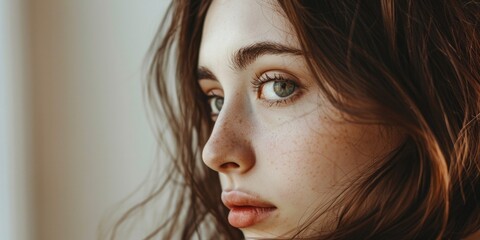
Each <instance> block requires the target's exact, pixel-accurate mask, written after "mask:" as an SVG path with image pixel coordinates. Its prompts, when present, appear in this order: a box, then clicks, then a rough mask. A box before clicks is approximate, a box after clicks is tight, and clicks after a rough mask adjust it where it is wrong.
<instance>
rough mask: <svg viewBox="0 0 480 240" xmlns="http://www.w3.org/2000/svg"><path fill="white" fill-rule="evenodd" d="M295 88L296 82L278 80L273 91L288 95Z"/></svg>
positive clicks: (283, 95)
mask: <svg viewBox="0 0 480 240" xmlns="http://www.w3.org/2000/svg"><path fill="white" fill-rule="evenodd" d="M294 90H295V84H293V83H291V82H288V81H278V82H275V83H274V84H273V91H274V92H275V94H277V96H279V97H287V96H289V95H290V94H292V93H293V91H294Z"/></svg>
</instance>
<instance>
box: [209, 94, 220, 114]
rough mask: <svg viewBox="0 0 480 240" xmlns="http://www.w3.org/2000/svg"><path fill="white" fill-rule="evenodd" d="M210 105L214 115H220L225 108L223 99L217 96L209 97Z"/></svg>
mask: <svg viewBox="0 0 480 240" xmlns="http://www.w3.org/2000/svg"><path fill="white" fill-rule="evenodd" d="M208 105H209V106H210V109H211V111H212V112H211V113H212V115H214V116H215V115H218V114H219V113H220V110H222V107H223V97H220V96H216V95H213V96H209V99H208Z"/></svg>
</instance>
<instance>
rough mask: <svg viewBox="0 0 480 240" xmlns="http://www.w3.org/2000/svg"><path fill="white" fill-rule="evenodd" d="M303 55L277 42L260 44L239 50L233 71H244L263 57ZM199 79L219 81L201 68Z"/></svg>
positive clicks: (232, 59) (234, 58)
mask: <svg viewBox="0 0 480 240" xmlns="http://www.w3.org/2000/svg"><path fill="white" fill-rule="evenodd" d="M268 54H269V55H282V54H289V55H302V54H303V52H302V51H301V50H300V49H297V48H293V47H289V46H285V45H283V44H280V43H276V42H258V43H254V44H251V45H248V46H245V47H242V48H240V49H238V50H237V51H236V52H235V53H234V54H233V56H232V58H231V62H232V67H233V69H235V70H237V71H240V70H244V69H245V68H246V67H247V66H248V65H250V64H251V63H252V62H254V61H255V60H256V59H257V58H259V57H261V56H263V55H268ZM197 78H198V79H211V80H217V79H216V77H215V75H214V74H213V73H212V71H210V70H209V69H208V68H206V67H203V66H200V67H199V68H198V70H197Z"/></svg>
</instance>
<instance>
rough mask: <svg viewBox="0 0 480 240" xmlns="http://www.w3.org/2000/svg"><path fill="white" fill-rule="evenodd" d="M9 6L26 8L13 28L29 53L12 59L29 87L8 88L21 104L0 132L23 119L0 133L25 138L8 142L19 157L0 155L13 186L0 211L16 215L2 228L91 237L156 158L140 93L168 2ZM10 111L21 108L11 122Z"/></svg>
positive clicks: (56, 239) (17, 235)
mask: <svg viewBox="0 0 480 240" xmlns="http://www.w3.org/2000/svg"><path fill="white" fill-rule="evenodd" d="M7 2H19V3H20V2H21V3H23V4H24V6H25V8H17V7H15V9H19V10H18V12H19V15H18V16H20V18H22V19H25V24H24V25H22V24H17V23H15V27H18V29H20V30H19V33H18V34H17V35H18V36H19V37H20V38H21V39H23V40H24V41H25V44H20V45H21V46H20V47H18V48H19V49H20V50H19V51H20V52H25V57H24V58H23V59H21V61H20V60H19V61H17V62H15V63H12V64H14V65H15V67H17V68H18V69H19V70H18V71H17V72H20V73H23V72H24V74H23V75H25V76H23V75H22V74H20V75H22V76H21V77H20V78H21V79H24V80H25V81H24V84H22V82H14V81H10V82H9V83H8V84H10V85H12V86H13V85H14V86H15V89H17V91H18V92H19V93H21V94H17V95H11V96H10V98H11V99H10V100H12V99H13V100H18V101H19V104H16V105H12V106H14V107H12V108H11V109H10V110H4V111H2V112H1V114H2V115H3V116H2V115H0V117H1V118H2V119H8V121H7V120H5V121H3V122H5V124H3V126H7V127H10V126H12V124H13V123H14V122H16V121H17V120H21V121H20V122H18V123H15V127H16V128H17V130H18V131H10V132H9V133H4V134H2V136H1V137H2V140H5V139H9V138H10V137H12V136H14V135H18V134H17V133H22V132H23V133H24V134H25V137H24V138H21V137H16V138H19V139H20V140H18V141H17V142H15V144H13V143H12V144H11V145H15V147H16V149H17V150H15V153H22V154H20V155H21V156H20V158H17V159H14V158H12V156H13V155H14V154H13V153H12V154H10V155H9V156H5V157H4V156H3V155H2V158H3V157H4V159H5V160H8V161H2V164H3V163H4V162H5V164H3V165H2V167H3V166H7V168H8V169H7V171H2V172H1V173H3V172H9V173H10V174H9V175H8V180H9V182H10V183H11V184H10V186H12V187H8V188H7V187H3V188H2V189H1V190H0V191H3V192H0V193H1V194H3V195H2V196H3V198H0V199H6V200H5V201H3V202H2V200H0V209H10V208H12V210H10V212H11V213H12V214H10V215H8V216H10V217H4V218H3V219H0V223H2V222H1V221H2V220H5V221H9V220H10V219H14V218H15V217H14V215H16V214H15V213H24V215H20V216H17V217H16V220H15V221H14V222H13V223H11V225H12V226H10V227H9V229H11V231H9V233H7V234H10V235H7V237H9V238H13V239H15V240H17V239H18V240H24V239H25V240H26V239H40V240H65V239H68V240H76V239H78V240H86V239H96V238H97V228H98V225H99V223H100V220H101V219H102V218H103V217H105V214H106V213H107V212H108V211H109V210H111V209H112V207H113V206H114V205H115V204H116V203H118V202H119V201H120V200H121V199H123V198H124V197H126V196H127V195H128V194H129V193H131V192H132V191H133V190H134V189H135V188H136V187H137V186H138V185H139V184H141V182H142V180H143V179H144V178H145V177H146V175H147V173H148V170H149V169H150V167H151V165H152V162H153V161H154V160H155V159H154V158H155V150H156V146H155V145H156V144H155V141H154V136H153V132H152V130H151V128H150V127H149V124H148V121H147V118H146V110H145V103H144V96H143V95H142V84H143V83H144V79H143V77H144V73H145V71H144V70H145V65H144V57H145V54H146V52H147V49H148V47H149V44H150V42H151V41H152V39H153V36H154V33H155V32H156V29H157V27H158V25H159V23H160V20H161V17H162V16H163V13H164V10H165V8H166V5H167V1H164V0H160V1H159V0H139V1H130V0H105V1H98V0H82V1H74V0H43V1H36V0H24V1H23V2H22V1H8V0H7ZM2 4H4V5H5V6H6V5H12V4H6V3H2ZM1 7H2V6H0V8H1ZM10 8H11V9H13V7H10ZM11 9H9V10H11ZM22 29H23V30H22ZM4 32H5V31H4ZM23 32H25V35H22V34H23ZM14 42H15V41H10V43H9V44H10V45H11V44H14ZM2 44H3V43H2ZM15 44H17V43H15ZM10 45H9V46H7V47H6V48H8V49H10ZM4 48H5V47H4V46H2V49H4ZM20 55H21V54H18V53H17V52H15V53H11V56H20ZM5 58H6V57H4V58H3V60H5ZM2 77H4V76H2ZM4 85H5V86H6V84H4ZM10 85H9V86H10ZM2 87H4V86H3V84H2ZM2 90H4V89H2ZM3 92H4V91H2V93H3ZM10 100H9V101H10ZM22 102H25V104H24V105H22ZM15 109H21V111H20V110H15ZM7 111H10V112H12V111H20V112H22V111H23V112H22V113H18V114H17V115H18V117H16V118H13V117H10V118H7V117H6V115H8V114H9V112H7ZM4 112H5V114H4ZM22 121H23V122H22ZM9 169H16V170H15V171H16V172H15V171H14V172H12V171H9ZM2 170H5V169H2ZM1 173H0V174H1ZM18 173H19V174H18ZM14 175H15V176H14ZM6 195H8V197H5V196H6ZM19 201H20V202H19ZM22 201H24V202H22ZM5 206H6V207H5ZM12 206H13V207H12ZM22 224H25V225H22ZM0 230H1V229H0ZM28 230H30V231H28ZM3 237H4V236H2V235H0V239H4V238H3ZM9 238H5V239H9Z"/></svg>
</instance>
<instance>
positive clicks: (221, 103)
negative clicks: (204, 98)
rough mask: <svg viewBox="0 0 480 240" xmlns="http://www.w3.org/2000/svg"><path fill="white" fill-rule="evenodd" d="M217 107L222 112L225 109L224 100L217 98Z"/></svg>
mask: <svg viewBox="0 0 480 240" xmlns="http://www.w3.org/2000/svg"><path fill="white" fill-rule="evenodd" d="M215 107H216V108H217V109H218V110H219V111H220V110H221V109H222V107H223V98H217V99H216V100H215Z"/></svg>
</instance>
